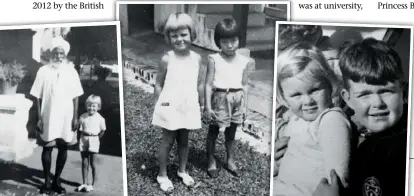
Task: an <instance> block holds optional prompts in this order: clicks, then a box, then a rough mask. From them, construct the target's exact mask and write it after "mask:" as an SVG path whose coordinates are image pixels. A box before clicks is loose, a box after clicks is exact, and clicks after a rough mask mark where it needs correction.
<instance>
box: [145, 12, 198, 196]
mask: <svg viewBox="0 0 414 196" xmlns="http://www.w3.org/2000/svg"><path fill="white" fill-rule="evenodd" d="M164 35H165V38H166V41H167V43H168V44H170V45H171V46H172V48H173V50H171V51H169V52H167V53H166V54H164V55H163V56H162V58H161V62H160V64H159V66H158V72H157V79H156V84H155V92H154V94H155V101H156V103H155V108H154V114H153V118H152V124H153V125H155V126H158V127H161V128H162V130H163V133H162V139H161V144H160V148H159V167H160V168H159V174H158V176H157V182H158V184H159V185H160V188H161V189H162V190H163V191H164V192H171V191H172V190H173V189H174V186H173V184H172V182H171V180H170V179H169V178H168V176H167V164H168V158H169V153H170V150H171V147H172V146H173V144H174V142H175V141H177V144H178V157H179V169H178V172H177V175H178V177H179V178H181V179H182V181H183V183H184V184H185V185H186V186H193V185H194V179H193V178H192V177H191V176H190V175H189V174H188V173H187V172H186V164H187V157H188V134H189V130H193V129H200V128H201V112H200V103H199V101H200V99H199V92H198V90H199V86H198V85H199V84H198V81H199V79H198V77H199V70H200V69H199V68H200V62H201V57H200V55H198V54H197V53H195V52H193V51H191V50H190V47H191V43H192V41H193V40H194V39H195V38H196V33H195V27H194V23H193V21H192V19H191V17H190V16H188V15H187V14H185V13H175V14H171V15H170V16H169V17H168V19H167V21H166V24H165V26H164Z"/></svg>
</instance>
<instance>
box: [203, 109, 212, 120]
mask: <svg viewBox="0 0 414 196" xmlns="http://www.w3.org/2000/svg"><path fill="white" fill-rule="evenodd" d="M213 115H214V112H213V110H212V109H211V108H205V110H204V117H205V118H206V119H207V120H211V119H212V118H213Z"/></svg>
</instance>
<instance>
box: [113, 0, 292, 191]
mask: <svg viewBox="0 0 414 196" xmlns="http://www.w3.org/2000/svg"><path fill="white" fill-rule="evenodd" d="M171 3H172V4H171ZM243 3H244V4H243ZM246 3H247V2H242V1H183V2H177V1H175V2H170V1H150V2H148V1H135V2H131V1H123V2H122V1H121V2H117V17H118V18H117V19H118V20H119V21H120V22H121V34H122V55H123V61H124V67H123V73H124V75H123V80H124V96H125V136H126V141H125V143H126V159H127V160H126V162H127V163H126V165H127V181H128V194H129V195H161V194H164V193H173V194H174V195H269V191H270V166H271V164H270V162H271V161H270V160H271V158H270V154H271V151H272V150H271V138H272V137H271V126H272V122H271V120H272V102H273V98H272V96H273V77H274V74H273V67H274V54H275V51H274V49H275V45H274V44H275V40H274V39H275V24H276V21H286V20H289V19H290V17H289V15H290V11H289V10H290V4H289V2H288V1H257V2H254V4H246ZM175 143H177V145H175ZM176 152H177V153H176Z"/></svg>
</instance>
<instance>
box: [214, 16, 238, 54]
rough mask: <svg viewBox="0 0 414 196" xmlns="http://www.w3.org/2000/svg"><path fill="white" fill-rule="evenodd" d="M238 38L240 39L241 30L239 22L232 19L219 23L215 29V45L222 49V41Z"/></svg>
mask: <svg viewBox="0 0 414 196" xmlns="http://www.w3.org/2000/svg"><path fill="white" fill-rule="evenodd" d="M232 37H238V38H239V39H240V29H239V25H237V22H236V21H235V20H234V19H232V18H226V19H224V20H222V21H220V22H219V23H217V25H216V28H215V29H214V43H216V45H217V47H218V48H221V47H220V39H227V38H232Z"/></svg>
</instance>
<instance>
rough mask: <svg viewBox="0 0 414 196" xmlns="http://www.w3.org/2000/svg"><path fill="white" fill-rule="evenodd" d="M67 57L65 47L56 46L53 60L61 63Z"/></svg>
mask: <svg viewBox="0 0 414 196" xmlns="http://www.w3.org/2000/svg"><path fill="white" fill-rule="evenodd" d="M65 58H66V53H65V50H64V49H63V48H59V47H57V48H55V49H53V51H52V61H53V62H57V63H61V62H63V60H64V59H65Z"/></svg>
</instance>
